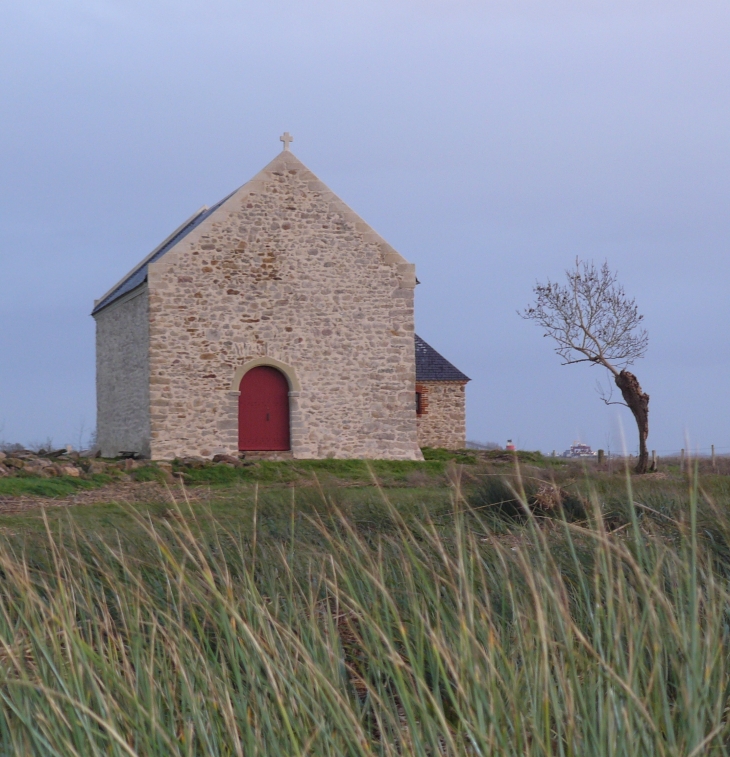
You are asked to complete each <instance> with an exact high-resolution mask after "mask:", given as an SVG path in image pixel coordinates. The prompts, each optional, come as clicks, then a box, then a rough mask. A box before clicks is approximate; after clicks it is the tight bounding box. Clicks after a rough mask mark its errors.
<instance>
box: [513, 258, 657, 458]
mask: <svg viewBox="0 0 730 757" xmlns="http://www.w3.org/2000/svg"><path fill="white" fill-rule="evenodd" d="M566 275H567V279H568V281H567V284H556V283H553V282H551V281H549V280H548V282H547V284H539V283H538V284H536V285H535V288H534V292H535V296H536V299H535V303H534V304H533V305H531V306H529V307H528V308H526V309H525V310H524V311H522V312H521V313H520V315H521V316H522V317H523V318H526V319H527V320H530V321H535V322H536V323H537V324H538V325H540V326H541V327H542V328H543V329H544V331H545V333H544V336H549V337H551V338H552V339H554V340H555V342H556V343H557V346H556V347H555V351H556V352H557V353H558V355H560V357H562V358H563V360H564V361H565V362H564V363H563V365H571V364H572V363H590V364H591V365H601V366H603V367H604V368H606V369H607V370H608V371H609V373H610V374H611V376H612V378H613V380H614V383H615V384H616V386H617V387H618V388H619V389H620V390H621V395H622V397H623V398H624V401H623V402H612V400H611V394H610V392H609V393H608V395H606V394H605V393H603V392H602V397H601V398H602V399H603V401H604V402H605V403H606V404H608V405H611V404H620V405H625V406H626V407H628V408H629V410H631V412H632V413H633V416H634V419H635V420H636V425H637V427H638V429H639V462H638V464H637V466H636V472H637V473H646V471H647V468H648V464H649V454H648V452H647V449H646V439H647V437H648V435H649V395H648V394H646V393H645V392H643V391H642V390H641V386H640V385H639V381H638V379H637V378H636V376H634V374H633V373H630V372H629V371H627V370H626V367H627V366H629V365H631V364H632V363H633V362H634V361H635V360H637V359H638V358H641V357H644V354H645V353H646V348H647V345H648V341H649V336H648V334H647V333H646V330H645V329H644V328H643V327H642V321H643V319H644V316H642V315H639V312H638V308H637V307H636V302H635V301H634V300H633V299H629V298H628V297H627V296H626V294H625V293H624V289H623V287H622V286H621V285H620V284H619V283H618V282H617V279H616V274H615V273H612V272H611V270H610V269H609V267H608V264H607V263H604V264H603V265H602V266H601V268H600V269H599V268H596V266H595V265H594V264H593V263H586V262H583V261H580V260H578V259H576V261H575V268H573V269H569V270H567V271H566Z"/></svg>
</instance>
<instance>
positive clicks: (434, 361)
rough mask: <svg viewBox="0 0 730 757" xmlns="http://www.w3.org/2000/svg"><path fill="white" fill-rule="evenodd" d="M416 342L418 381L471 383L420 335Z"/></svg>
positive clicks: (416, 336) (416, 337)
mask: <svg viewBox="0 0 730 757" xmlns="http://www.w3.org/2000/svg"><path fill="white" fill-rule="evenodd" d="M415 340H416V381H471V379H470V378H469V377H468V376H465V375H464V374H463V373H462V372H461V371H460V370H459V369H458V368H457V367H456V366H454V365H452V364H451V363H450V362H449V361H448V360H447V359H446V358H445V357H443V356H442V355H439V353H438V352H436V350H435V349H434V348H433V347H432V346H431V345H430V344H427V343H426V342H424V341H423V339H421V337H420V336H418V334H416V335H415Z"/></svg>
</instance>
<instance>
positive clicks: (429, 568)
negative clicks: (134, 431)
mask: <svg viewBox="0 0 730 757" xmlns="http://www.w3.org/2000/svg"><path fill="white" fill-rule="evenodd" d="M315 481H316V483H317V485H314V486H311V487H309V488H307V489H298V488H297V487H295V486H292V485H290V484H288V485H287V486H286V487H285V488H282V489H280V490H276V491H274V490H273V489H272V490H266V491H265V490H264V488H260V487H259V484H258V482H253V483H250V484H248V485H247V486H246V487H245V488H240V489H239V490H237V493H236V497H238V500H236V502H237V504H236V505H235V507H234V505H232V504H231V501H228V502H227V503H226V505H225V507H222V508H217V507H216V506H215V505H214V504H210V503H204V504H200V503H193V502H189V501H187V499H186V494H185V490H184V489H182V488H181V489H180V490H179V491H176V492H175V493H174V499H171V500H170V502H169V503H167V504H166V505H165V506H162V505H156V506H154V507H152V506H151V507H148V508H145V507H140V506H132V505H128V506H125V505H119V506H115V507H113V508H112V507H111V506H110V507H109V508H107V509H104V508H102V509H97V510H96V511H94V508H88V509H86V510H76V511H74V510H66V511H60V510H56V511H51V510H49V511H48V512H47V513H45V512H44V513H38V514H37V515H36V516H34V517H33V518H32V519H28V518H26V519H25V520H23V519H17V518H16V519H12V518H6V519H5V520H4V521H3V520H2V519H0V708H1V710H0V712H1V715H0V754H3V755H5V754H7V755H35V754H38V755H63V756H64V757H66V756H67V755H79V756H80V757H81V756H83V757H87V755H181V756H182V755H240V756H241V757H243V756H244V755H245V757H249V756H253V755H277V756H278V755H286V756H289V755H332V756H333V757H334V756H337V757H340V756H342V755H441V754H443V755H484V756H485V757H486V756H487V755H521V756H522V755H576V756H577V755H581V756H584V755H611V756H612V757H613V756H614V755H632V756H633V755H647V756H650V755H651V756H653V755H676V756H677V757H679V756H680V755H682V757H690V756H691V757H697V756H698V755H715V754H717V755H724V754H727V753H729V752H730V724H729V723H728V694H729V693H730V676H729V666H730V658H729V656H728V655H729V653H730V583H729V582H728V579H729V578H730V550H729V548H728V547H729V546H730V480H729V479H728V478H727V477H725V476H719V475H713V474H712V473H707V474H698V473H690V474H685V475H683V476H680V475H678V474H676V475H675V474H672V475H671V476H667V477H666V478H650V477H643V478H641V479H634V480H633V481H632V479H631V478H630V477H628V476H622V475H621V474H620V473H616V474H613V475H611V476H608V475H603V476H602V475H599V474H598V473H585V474H581V473H580V472H579V471H578V472H577V473H576V471H572V472H571V473H570V475H568V474H566V473H561V472H559V471H558V472H556V471H553V470H550V469H548V468H545V469H540V470H538V469H528V468H523V469H522V470H519V471H516V470H514V469H513V468H505V469H503V470H494V469H488V468H482V469H472V470H470V471H467V472H462V471H461V470H460V468H459V467H458V466H453V467H450V468H449V470H448V472H447V474H446V478H445V479H444V485H443V486H441V487H437V486H434V485H433V481H424V482H423V483H422V485H420V486H419V485H418V483H417V482H416V481H415V479H412V480H411V481H410V483H409V485H408V486H400V487H395V486H394V487H382V486H380V485H379V484H380V481H379V480H378V477H377V475H375V476H374V480H373V482H372V483H371V484H370V485H368V486H365V485H364V484H363V483H362V482H361V481H360V482H359V485H358V487H354V488H352V487H351V488H347V487H342V488H339V489H336V488H328V487H327V486H320V485H319V482H318V480H315ZM232 508H233V509H232ZM236 508H237V509H236Z"/></svg>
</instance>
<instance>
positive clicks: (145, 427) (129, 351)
mask: <svg viewBox="0 0 730 757" xmlns="http://www.w3.org/2000/svg"><path fill="white" fill-rule="evenodd" d="M130 295H131V296H127V297H125V298H123V299H121V300H119V301H117V302H115V303H113V304H112V305H109V306H108V307H106V308H105V309H104V310H102V311H101V312H99V313H97V314H96V315H95V316H94V317H95V320H96V407H97V421H96V424H97V443H98V445H99V447H100V449H101V454H102V455H103V456H104V457H115V456H116V455H118V454H119V453H120V452H122V451H133V452H138V453H140V454H141V455H142V456H144V457H149V456H150V412H149V406H150V404H149V302H148V295H147V287H146V285H143V286H142V287H140V288H139V290H135V291H133V292H131V293H130Z"/></svg>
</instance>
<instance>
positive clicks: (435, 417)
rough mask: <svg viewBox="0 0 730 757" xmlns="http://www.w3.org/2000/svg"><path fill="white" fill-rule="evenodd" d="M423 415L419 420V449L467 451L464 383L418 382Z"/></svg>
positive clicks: (417, 388)
mask: <svg viewBox="0 0 730 757" xmlns="http://www.w3.org/2000/svg"><path fill="white" fill-rule="evenodd" d="M416 391H420V393H421V407H422V410H423V412H422V414H421V415H419V416H418V443H419V444H420V446H421V447H444V448H446V449H464V447H466V382H464V381H419V382H418V384H417V385H416Z"/></svg>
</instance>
